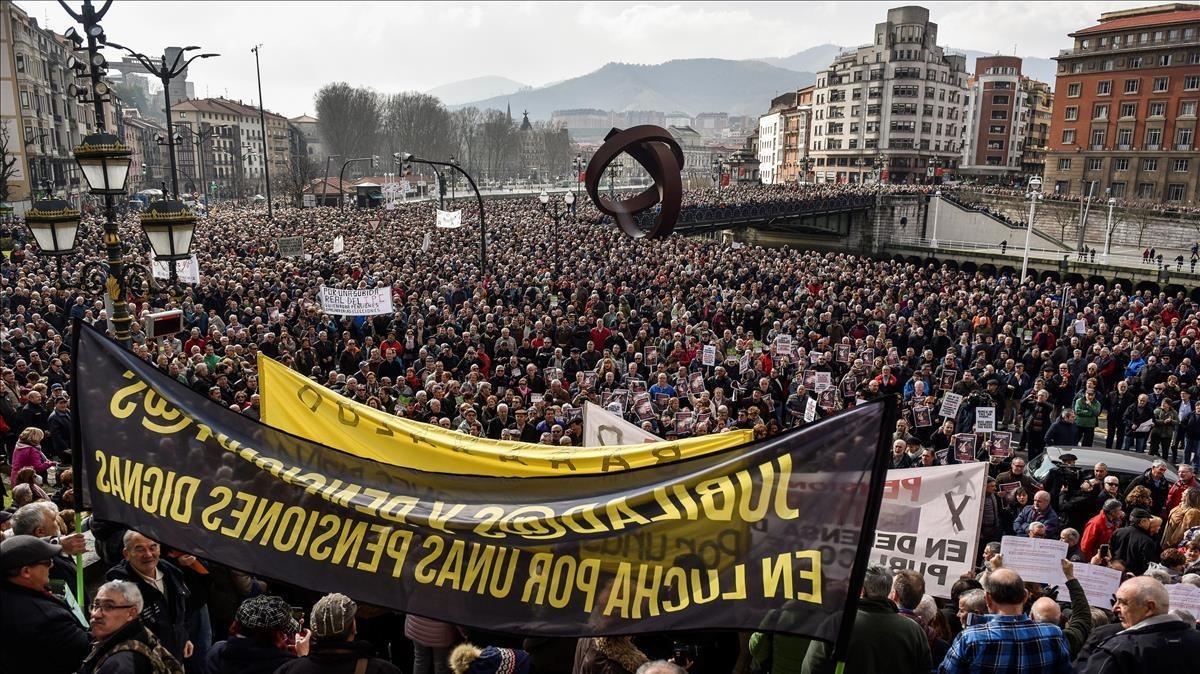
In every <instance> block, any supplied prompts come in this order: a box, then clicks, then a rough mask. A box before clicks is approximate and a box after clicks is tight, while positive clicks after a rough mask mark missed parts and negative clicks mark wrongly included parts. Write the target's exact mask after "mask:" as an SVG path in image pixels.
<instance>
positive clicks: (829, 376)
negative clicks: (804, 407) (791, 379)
mask: <svg viewBox="0 0 1200 674" xmlns="http://www.w3.org/2000/svg"><path fill="white" fill-rule="evenodd" d="M813 384H814V387H813V388H815V389H816V391H817V393H824V392H825V389H827V388H832V387H833V373H832V372H818V373H817V376H816V379H814V380H813Z"/></svg>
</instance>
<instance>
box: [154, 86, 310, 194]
mask: <svg viewBox="0 0 1200 674" xmlns="http://www.w3.org/2000/svg"><path fill="white" fill-rule="evenodd" d="M171 113H172V115H174V119H173V120H172V123H173V124H174V125H175V127H176V129H175V130H176V132H177V133H180V134H181V135H182V136H183V142H182V143H181V144H180V146H179V147H178V148H177V152H178V154H177V158H178V164H179V172H180V188H181V189H182V190H184V191H188V192H191V191H199V190H200V189H201V185H204V186H207V188H208V189H209V190H210V192H211V190H213V188H214V187H215V188H216V190H217V191H218V195H219V196H225V197H247V196H251V195H254V194H264V195H265V194H266V183H265V179H266V175H267V171H266V170H265V167H264V164H265V163H266V162H270V163H271V167H270V168H271V170H273V171H275V173H274V174H272V175H271V187H272V188H273V189H274V188H275V187H276V183H279V182H280V180H279V178H280V176H281V175H282V172H284V171H287V170H288V167H289V166H291V153H292V150H291V147H292V142H291V139H290V138H289V134H288V120H287V118H286V117H284V116H282V115H277V114H275V113H273V112H269V111H268V112H266V113H265V116H266V128H267V134H266V137H265V138H264V137H263V134H262V129H261V125H260V123H259V115H258V108H256V107H253V106H249V105H246V104H244V103H242V102H241V101H234V100H229V99H225V98H198V99H194V100H190V101H182V102H180V103H178V104H175V103H173V104H172V105H171ZM181 127H186V129H185V128H181ZM192 131H197V132H198V133H197V134H193V133H192ZM197 137H199V138H205V137H209V138H208V140H207V141H204V142H201V143H200V144H199V145H200V147H197V144H196V143H195V142H189V141H192V140H193V139H195V138H197ZM197 153H199V155H203V164H202V165H201V164H199V163H198V161H197ZM210 162H211V163H210ZM201 166H202V167H203V173H201V172H200V171H199V169H200V168H201ZM185 180H186V181H190V183H191V184H192V188H191V189H189V188H187V187H185Z"/></svg>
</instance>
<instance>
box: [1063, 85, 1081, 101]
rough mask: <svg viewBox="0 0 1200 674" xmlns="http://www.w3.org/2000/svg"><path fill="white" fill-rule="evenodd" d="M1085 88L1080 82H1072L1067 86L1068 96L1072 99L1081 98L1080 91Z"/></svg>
mask: <svg viewBox="0 0 1200 674" xmlns="http://www.w3.org/2000/svg"><path fill="white" fill-rule="evenodd" d="M1082 87H1083V85H1082V84H1080V83H1079V82H1072V83H1070V84H1068V85H1067V96H1068V97H1070V98H1079V92H1080V89H1081V88H1082Z"/></svg>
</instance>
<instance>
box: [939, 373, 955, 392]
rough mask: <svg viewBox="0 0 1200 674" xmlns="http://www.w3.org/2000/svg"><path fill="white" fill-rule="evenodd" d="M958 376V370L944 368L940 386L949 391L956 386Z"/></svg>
mask: <svg viewBox="0 0 1200 674" xmlns="http://www.w3.org/2000/svg"><path fill="white" fill-rule="evenodd" d="M957 378H958V370H942V378H941V380H939V383H940V388H941V389H942V390H943V391H949V390H950V389H952V388H954V380H955V379H957Z"/></svg>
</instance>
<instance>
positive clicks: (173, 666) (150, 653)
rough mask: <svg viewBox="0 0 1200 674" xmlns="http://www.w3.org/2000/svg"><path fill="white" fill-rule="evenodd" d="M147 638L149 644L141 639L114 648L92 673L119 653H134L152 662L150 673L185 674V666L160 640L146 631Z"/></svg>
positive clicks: (124, 642)
mask: <svg viewBox="0 0 1200 674" xmlns="http://www.w3.org/2000/svg"><path fill="white" fill-rule="evenodd" d="M145 637H146V638H147V639H148V640H149V643H145V642H143V641H141V640H140V639H126V640H125V641H122V642H121V643H119V644H117V645H116V646H113V649H112V650H111V651H109V652H108V653H107V654H106V655H105V656H104V657H103V658H101V659H100V660H99V661H97V662H96V666H95V667H93V668H92V671H96V670H99V669H100V667H101V666H102V665H103V664H104V661H105V660H108V659H109V658H111V657H112V656H113V655H115V654H117V653H120V652H122V651H133V652H134V653H139V654H141V655H142V656H143V657H145V658H146V659H147V660H149V661H150V671H152V672H154V674H185V672H184V669H183V665H181V664H179V661H178V660H176V659H175V656H174V655H171V653H170V651H168V650H167V649H166V648H164V647H163V645H162V643H161V642H159V640H158V638H157V637H155V636H154V634H153V633H151V632H150V630H148V629H147V630H146V632H145Z"/></svg>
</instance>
